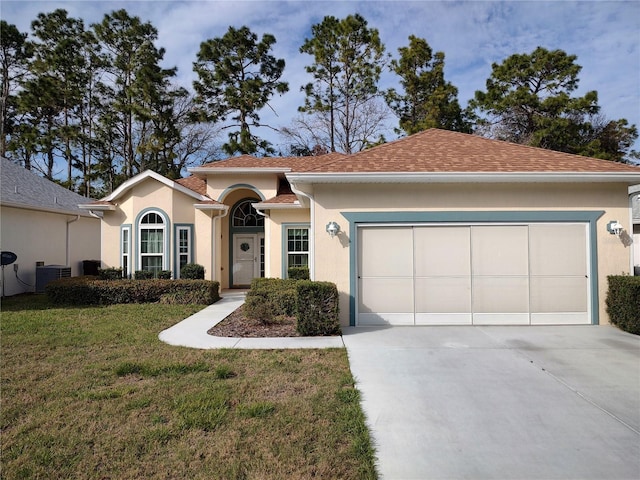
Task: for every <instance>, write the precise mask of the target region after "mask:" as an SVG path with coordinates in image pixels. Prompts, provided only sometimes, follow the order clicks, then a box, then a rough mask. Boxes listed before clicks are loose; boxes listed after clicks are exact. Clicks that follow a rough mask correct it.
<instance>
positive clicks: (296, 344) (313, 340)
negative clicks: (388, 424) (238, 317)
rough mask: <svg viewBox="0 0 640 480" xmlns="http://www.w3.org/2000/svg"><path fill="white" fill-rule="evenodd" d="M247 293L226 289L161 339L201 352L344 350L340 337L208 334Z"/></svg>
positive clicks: (165, 332)
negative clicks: (267, 336) (210, 303)
mask: <svg viewBox="0 0 640 480" xmlns="http://www.w3.org/2000/svg"><path fill="white" fill-rule="evenodd" d="M245 294H246V292H245V291H243V290H224V291H223V292H222V293H221V297H222V300H219V301H218V302H216V303H214V304H213V305H209V306H208V307H206V308H204V309H203V310H200V311H199V312H197V313H195V314H193V315H191V316H190V317H188V318H185V319H184V320H183V321H182V322H180V323H177V324H175V325H174V326H173V327H170V328H167V329H166V330H163V331H162V332H160V334H159V335H158V338H160V340H162V341H163V342H165V343H168V344H169V345H176V346H181V347H191V348H201V349H211V348H244V349H269V350H271V349H283V348H344V343H343V342H342V337H340V336H335V337H280V338H239V337H214V336H213V335H209V334H208V333H207V331H208V330H209V329H210V328H211V327H213V326H214V325H216V324H217V323H219V322H221V321H222V320H224V319H225V318H226V317H227V316H228V315H229V314H231V313H232V312H233V311H234V310H236V309H237V308H238V307H239V306H241V305H242V304H243V303H244V297H245Z"/></svg>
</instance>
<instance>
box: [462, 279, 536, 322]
mask: <svg viewBox="0 0 640 480" xmlns="http://www.w3.org/2000/svg"><path fill="white" fill-rule="evenodd" d="M472 308H473V311H474V312H477V313H529V279H528V277H474V278H473V303H472ZM474 318H475V317H474Z"/></svg>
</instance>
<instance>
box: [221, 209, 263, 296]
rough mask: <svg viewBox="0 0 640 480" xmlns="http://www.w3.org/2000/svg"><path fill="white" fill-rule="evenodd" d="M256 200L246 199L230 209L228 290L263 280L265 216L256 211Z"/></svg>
mask: <svg viewBox="0 0 640 480" xmlns="http://www.w3.org/2000/svg"><path fill="white" fill-rule="evenodd" d="M258 201H259V200H258V199H255V198H245V199H243V200H240V201H239V202H238V203H236V204H235V205H234V207H233V209H232V213H231V221H230V232H229V238H230V239H231V242H230V247H231V248H230V261H231V272H230V278H229V285H231V287H247V286H249V285H250V284H251V280H253V279H254V278H256V277H264V259H265V251H264V217H263V216H262V215H260V214H259V213H257V212H256V210H255V209H254V208H253V203H255V202H258Z"/></svg>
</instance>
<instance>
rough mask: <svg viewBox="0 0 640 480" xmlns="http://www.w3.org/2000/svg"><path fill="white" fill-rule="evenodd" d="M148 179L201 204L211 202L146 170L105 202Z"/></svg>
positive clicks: (105, 199) (119, 188)
mask: <svg viewBox="0 0 640 480" xmlns="http://www.w3.org/2000/svg"><path fill="white" fill-rule="evenodd" d="M148 178H153V179H154V180H156V181H158V182H160V183H162V184H163V185H166V186H167V187H169V188H172V189H174V190H177V191H179V192H182V193H184V194H185V195H187V196H189V197H192V198H195V199H196V200H199V201H201V202H204V201H207V200H209V198H208V197H206V196H205V195H201V194H200V193H198V192H196V191H194V190H191V189H190V188H187V187H184V186H182V185H180V184H179V183H177V182H174V181H173V180H170V179H168V178H167V177H164V176H162V175H160V174H159V173H156V172H154V171H152V170H146V171H144V172H142V173H140V174H138V175H136V176H135V177H131V178H130V179H128V180H126V181H125V182H124V183H123V184H122V185H120V186H119V187H118V188H116V189H115V190H114V191H113V192H112V193H111V194H110V195H107V196H106V197H105V198H104V199H103V200H104V201H107V202H110V201H113V200H115V199H116V198H118V197H119V196H120V195H122V194H124V193H125V192H127V191H128V190H130V189H131V188H133V187H134V186H135V185H137V184H138V183H140V182H142V181H144V180H146V179H148Z"/></svg>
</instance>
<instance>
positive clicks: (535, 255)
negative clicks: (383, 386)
mask: <svg viewBox="0 0 640 480" xmlns="http://www.w3.org/2000/svg"><path fill="white" fill-rule="evenodd" d="M587 252H588V248H587V225H586V224H579V223H573V224H564V223H555V224H530V225H473V226H421V225H416V226H411V227H407V226H363V227H360V228H359V230H358V324H359V325H381V324H392V325H471V324H475V325H529V324H531V325H536V324H537V325H545V324H546V325H549V324H588V323H590V315H589V279H588V255H587Z"/></svg>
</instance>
